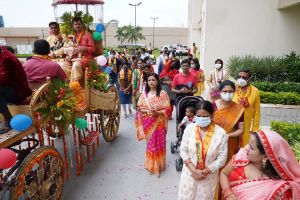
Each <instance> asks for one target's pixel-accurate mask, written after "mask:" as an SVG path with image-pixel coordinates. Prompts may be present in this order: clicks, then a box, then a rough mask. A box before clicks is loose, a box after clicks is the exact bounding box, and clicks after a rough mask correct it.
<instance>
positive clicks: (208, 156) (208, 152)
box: [178, 101, 228, 200]
mask: <svg viewBox="0 0 300 200" xmlns="http://www.w3.org/2000/svg"><path fill="white" fill-rule="evenodd" d="M196 110H197V111H196V115H197V116H196V123H192V124H190V125H188V126H187V127H186V129H185V130H184V134H183V138H182V142H181V145H180V156H181V158H182V160H183V162H184V166H183V169H182V173H181V179H180V184H179V194H178V200H198V199H199V200H200V199H201V200H211V199H213V198H214V193H215V189H216V186H217V183H218V176H219V169H220V168H221V167H223V166H224V165H225V163H226V159H227V138H228V136H227V135H226V132H225V130H224V129H223V128H221V127H220V126H218V125H216V124H214V123H213V122H211V118H212V115H213V106H212V104H211V103H210V102H209V101H202V102H200V103H198V104H197V105H196Z"/></svg>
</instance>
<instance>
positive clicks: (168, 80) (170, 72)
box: [159, 61, 179, 120]
mask: <svg viewBox="0 0 300 200" xmlns="http://www.w3.org/2000/svg"><path fill="white" fill-rule="evenodd" d="M178 72H179V71H178V70H177V69H176V68H175V62H173V61H172V62H171V64H170V65H166V66H165V68H164V69H163V71H162V72H161V74H160V76H159V78H160V81H161V86H162V88H163V90H164V91H166V92H167V94H168V96H169V98H170V106H171V112H170V116H169V119H170V120H171V119H172V112H173V107H174V105H175V99H176V95H175V93H174V92H172V81H173V79H174V77H175V75H176V74H178Z"/></svg>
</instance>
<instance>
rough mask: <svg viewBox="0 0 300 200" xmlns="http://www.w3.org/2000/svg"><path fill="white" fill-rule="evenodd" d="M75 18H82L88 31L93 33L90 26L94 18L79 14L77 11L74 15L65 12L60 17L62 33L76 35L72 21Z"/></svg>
mask: <svg viewBox="0 0 300 200" xmlns="http://www.w3.org/2000/svg"><path fill="white" fill-rule="evenodd" d="M74 17H80V18H81V19H82V21H83V24H84V26H85V27H86V29H87V30H88V31H91V30H90V29H89V26H90V25H91V24H92V22H93V21H94V19H93V17H92V16H91V15H90V14H88V13H83V12H82V11H78V12H76V11H75V12H73V13H72V12H65V13H64V14H63V15H62V16H61V17H60V21H61V25H60V27H61V28H60V29H61V32H62V33H64V34H66V35H72V34H73V33H74V29H73V24H72V19H73V18H74Z"/></svg>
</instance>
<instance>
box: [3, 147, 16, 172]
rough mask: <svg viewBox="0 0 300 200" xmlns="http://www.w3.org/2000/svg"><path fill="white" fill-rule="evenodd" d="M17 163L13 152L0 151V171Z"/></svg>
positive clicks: (7, 150)
mask: <svg viewBox="0 0 300 200" xmlns="http://www.w3.org/2000/svg"><path fill="white" fill-rule="evenodd" d="M16 162H17V155H16V153H15V152H14V151H13V150H10V149H0V169H8V168H11V167H12V166H14V165H15V163H16Z"/></svg>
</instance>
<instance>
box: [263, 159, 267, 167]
mask: <svg viewBox="0 0 300 200" xmlns="http://www.w3.org/2000/svg"><path fill="white" fill-rule="evenodd" d="M267 160H268V159H263V160H262V167H263V168H265V167H266V163H267Z"/></svg>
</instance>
